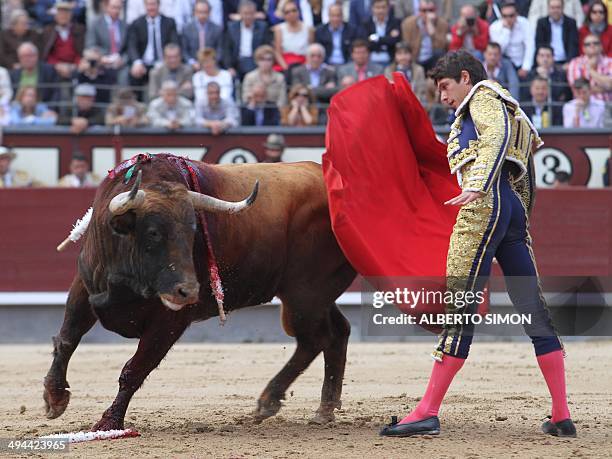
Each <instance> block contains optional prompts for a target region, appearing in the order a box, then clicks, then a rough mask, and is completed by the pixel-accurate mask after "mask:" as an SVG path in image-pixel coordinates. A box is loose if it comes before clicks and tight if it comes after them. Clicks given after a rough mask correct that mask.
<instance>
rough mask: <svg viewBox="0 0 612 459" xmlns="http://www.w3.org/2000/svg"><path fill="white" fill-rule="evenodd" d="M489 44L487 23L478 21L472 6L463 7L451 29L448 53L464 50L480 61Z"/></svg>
mask: <svg viewBox="0 0 612 459" xmlns="http://www.w3.org/2000/svg"><path fill="white" fill-rule="evenodd" d="M488 43H489V23H488V22H487V21H485V20H484V19H480V18H479V17H478V14H477V12H476V8H474V6H473V5H463V6H462V7H461V10H460V16H459V20H458V21H457V23H456V24H455V25H454V26H453V27H452V28H451V41H450V45H449V50H450V51H457V50H459V49H465V50H466V51H469V52H470V53H471V54H473V55H474V56H475V57H476V58H478V59H479V60H482V59H483V57H484V55H483V53H484V52H485V49H486V48H487V44H488Z"/></svg>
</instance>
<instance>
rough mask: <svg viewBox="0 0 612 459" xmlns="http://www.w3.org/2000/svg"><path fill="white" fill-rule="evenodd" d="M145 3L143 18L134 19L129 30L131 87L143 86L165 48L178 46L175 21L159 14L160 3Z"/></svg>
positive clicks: (149, 0) (150, 1) (152, 0)
mask: <svg viewBox="0 0 612 459" xmlns="http://www.w3.org/2000/svg"><path fill="white" fill-rule="evenodd" d="M144 2H145V9H146V11H147V12H146V14H145V15H143V16H140V17H139V18H138V19H136V20H135V21H134V22H133V23H132V24H131V25H130V27H129V29H128V40H127V42H128V59H129V62H130V66H131V67H130V85H131V86H142V85H143V84H145V83H146V82H147V81H148V75H149V71H150V70H151V68H153V66H154V65H155V64H156V63H157V62H159V61H160V60H161V58H162V56H163V51H162V50H163V49H164V46H166V45H167V44H169V43H175V44H177V45H178V44H179V37H178V33H177V31H176V24H175V23H174V20H173V19H171V18H168V17H166V16H162V15H161V14H159V0H144ZM140 95H141V96H142V94H140Z"/></svg>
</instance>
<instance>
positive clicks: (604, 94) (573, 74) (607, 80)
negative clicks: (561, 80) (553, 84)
mask: <svg viewBox="0 0 612 459" xmlns="http://www.w3.org/2000/svg"><path fill="white" fill-rule="evenodd" d="M582 46H583V48H584V55H583V56H578V57H576V58H574V59H572V60H571V61H570V63H569V66H568V68H567V81H568V83H569V84H570V86H571V87H572V88H574V83H575V82H576V80H578V79H579V78H585V79H586V80H588V81H589V83H590V84H591V91H592V95H593V97H595V98H596V99H599V100H603V101H604V102H611V101H612V58H609V57H607V56H604V54H603V53H602V51H601V40H600V38H599V37H598V36H597V35H595V34H589V35H587V36H586V38H585V39H584V42H583V44H582Z"/></svg>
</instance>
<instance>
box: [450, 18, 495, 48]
mask: <svg viewBox="0 0 612 459" xmlns="http://www.w3.org/2000/svg"><path fill="white" fill-rule="evenodd" d="M476 24H478V30H479V32H480V33H479V34H478V35H476V36H474V48H476V49H477V50H478V51H482V52H484V50H485V48H486V47H487V44H488V43H489V23H488V22H487V21H485V20H484V19H480V18H476ZM458 30H459V24H455V25H454V26H452V27H451V35H452V37H451V42H450V46H449V47H448V49H449V50H450V51H456V50H458V49H461V48H462V47H463V39H464V38H465V35H461V36H460V35H457V31H458Z"/></svg>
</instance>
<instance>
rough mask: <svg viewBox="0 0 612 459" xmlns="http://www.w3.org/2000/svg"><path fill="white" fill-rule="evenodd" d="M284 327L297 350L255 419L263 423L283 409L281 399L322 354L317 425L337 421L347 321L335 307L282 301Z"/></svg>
mask: <svg viewBox="0 0 612 459" xmlns="http://www.w3.org/2000/svg"><path fill="white" fill-rule="evenodd" d="M300 304H302V303H300ZM304 304H305V303H304ZM283 325H284V327H285V330H286V331H287V333H288V334H289V335H291V336H295V338H296V340H297V348H296V350H295V352H294V354H293V356H292V357H291V359H289V361H288V362H287V364H286V365H285V366H284V367H283V369H282V370H281V371H280V372H279V373H278V374H277V375H276V376H275V377H274V378H272V380H271V381H270V382H269V383H268V385H267V386H266V388H265V389H264V391H263V392H262V394H261V395H260V397H259V400H258V401H257V409H256V410H255V413H254V416H255V420H256V421H258V422H260V421H262V420H263V419H266V418H268V417H270V416H273V415H275V414H276V413H277V412H278V411H279V410H280V408H281V400H284V398H285V392H286V391H287V389H288V388H289V386H290V385H291V384H292V383H293V381H295V379H296V378H297V377H298V376H299V375H301V374H302V373H303V372H304V371H305V370H306V368H308V366H309V365H310V363H311V362H312V361H313V360H314V359H315V357H316V356H317V355H319V353H320V352H321V351H323V352H324V354H325V383H324V384H323V391H322V394H321V406H320V407H319V410H318V411H317V415H316V417H315V422H321V423H323V422H329V421H331V420H333V418H334V415H333V410H334V408H336V407H339V406H340V393H341V390H342V379H343V377H344V364H345V361H346V343H347V340H348V334H349V331H350V327H349V325H348V322H347V321H346V319H344V316H342V313H340V311H339V310H338V309H337V308H336V306H335V305H333V307H332V308H329V307H320V308H319V307H316V306H314V305H313V304H312V303H309V304H308V306H307V307H297V305H296V303H295V302H290V301H287V300H285V299H283Z"/></svg>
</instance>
